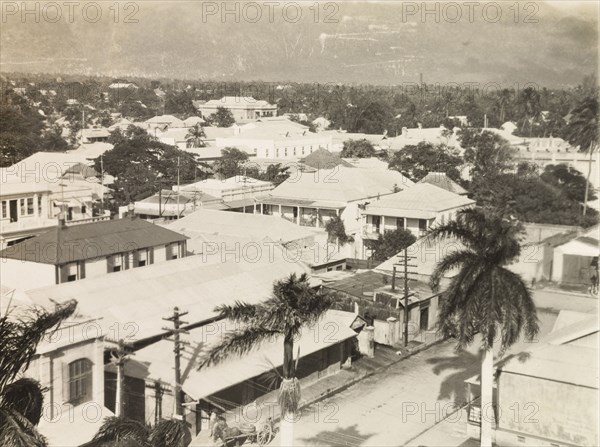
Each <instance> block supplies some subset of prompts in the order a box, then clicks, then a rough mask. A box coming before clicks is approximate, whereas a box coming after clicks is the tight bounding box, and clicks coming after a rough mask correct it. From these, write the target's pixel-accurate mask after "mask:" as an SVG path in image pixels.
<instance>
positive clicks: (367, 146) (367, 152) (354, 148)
mask: <svg viewBox="0 0 600 447" xmlns="http://www.w3.org/2000/svg"><path fill="white" fill-rule="evenodd" d="M340 155H341V157H343V158H369V157H372V156H373V155H375V148H374V147H373V144H371V142H370V141H368V140H365V139H363V140H346V141H344V146H343V149H342V153H341V154H340Z"/></svg>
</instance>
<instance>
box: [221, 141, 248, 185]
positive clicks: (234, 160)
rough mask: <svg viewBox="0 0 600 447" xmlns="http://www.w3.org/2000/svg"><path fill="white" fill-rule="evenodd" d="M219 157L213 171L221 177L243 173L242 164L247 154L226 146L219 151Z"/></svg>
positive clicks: (246, 159)
mask: <svg viewBox="0 0 600 447" xmlns="http://www.w3.org/2000/svg"><path fill="white" fill-rule="evenodd" d="M221 155H222V156H221V159H220V160H219V161H218V162H217V168H216V169H215V172H216V173H217V174H219V175H220V176H221V178H229V177H234V176H236V175H242V174H244V165H245V163H246V162H247V161H248V154H247V153H246V152H244V151H240V150H239V149H237V148H235V147H226V148H224V149H223V150H222V151H221Z"/></svg>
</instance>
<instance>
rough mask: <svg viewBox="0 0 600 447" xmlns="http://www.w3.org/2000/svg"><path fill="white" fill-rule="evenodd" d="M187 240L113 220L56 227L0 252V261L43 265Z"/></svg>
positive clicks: (146, 226) (129, 221)
mask: <svg viewBox="0 0 600 447" xmlns="http://www.w3.org/2000/svg"><path fill="white" fill-rule="evenodd" d="M185 239H186V237H185V236H183V235H181V234H179V233H176V232H174V231H172V230H168V229H166V228H162V227H160V226H158V225H154V224H152V223H149V222H146V221H145V220H142V219H116V220H104V221H99V222H92V223H85V224H79V225H70V226H60V225H59V226H56V227H54V228H52V229H50V230H48V231H47V232H45V233H42V234H40V235H39V236H35V237H32V238H30V239H27V240H25V241H23V242H20V243H18V244H15V245H13V246H11V247H7V248H6V249H4V250H2V251H0V257H1V258H6V259H17V260H21V261H28V262H38V263H43V264H53V265H62V264H66V263H69V262H74V261H81V260H85V259H93V258H98V257H104V256H109V255H112V254H115V253H122V252H126V251H132V250H135V249H141V248H148V247H154V246H157V245H164V244H169V243H172V242H177V241H183V240H185Z"/></svg>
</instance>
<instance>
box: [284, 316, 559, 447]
mask: <svg viewBox="0 0 600 447" xmlns="http://www.w3.org/2000/svg"><path fill="white" fill-rule="evenodd" d="M539 316H540V321H541V330H540V337H543V336H544V335H545V334H547V333H548V332H550V331H551V329H552V325H553V324H554V321H555V319H556V313H554V312H548V311H542V312H539ZM528 346H531V345H530V344H528V343H523V342H521V343H518V344H517V345H515V346H514V347H513V348H512V349H511V350H510V351H509V352H508V353H507V355H508V354H511V353H518V352H521V351H524V350H525V351H526V350H527V349H528ZM479 368H480V358H479V354H478V350H477V344H475V345H474V346H472V347H470V348H469V349H468V350H465V351H463V352H460V353H457V352H456V351H455V343H454V342H452V341H445V342H443V343H440V344H438V345H435V346H432V347H431V348H429V349H427V350H425V351H423V352H421V353H419V354H416V355H414V356H413V357H410V358H408V359H406V360H404V361H402V362H400V363H397V364H395V365H393V366H391V367H389V368H388V369H386V370H384V371H383V372H381V373H379V374H376V375H374V376H371V377H369V378H367V379H365V380H362V381H361V382H359V383H357V384H356V385H354V386H352V387H350V388H348V389H346V390H345V391H342V392H340V393H338V394H336V395H334V396H332V397H331V398H329V399H326V400H324V401H321V402H318V403H317V404H314V405H312V406H311V407H308V408H306V409H304V410H303V411H302V414H301V417H300V419H299V420H298V422H296V423H295V424H294V431H295V433H294V439H295V442H294V444H295V445H297V446H359V445H364V446H399V445H405V444H408V443H410V442H411V441H412V440H414V439H415V438H417V437H418V436H419V435H422V434H423V433H425V432H426V431H427V430H428V429H430V428H431V427H433V426H434V425H436V424H438V423H439V422H441V421H442V420H444V418H445V417H446V416H447V415H448V414H450V413H452V412H453V411H454V410H456V408H457V405H460V404H462V403H463V402H465V401H466V395H465V386H464V380H465V379H467V378H469V377H472V376H474V375H475V374H477V373H478V372H479ZM459 416H460V415H459ZM460 419H461V418H460V417H457V421H456V423H455V424H456V425H455V426H450V427H449V428H448V429H449V430H450V431H452V430H454V431H455V432H456V438H457V439H459V438H460V437H461V436H463V439H464V431H465V424H466V420H464V418H462V419H463V420H460ZM447 422H448V421H446V423H447ZM461 433H462V434H461ZM459 444H460V443H458V444H456V445H459ZM273 445H279V438H278V437H276V438H275V439H274V440H273ZM439 445H448V444H444V443H443V442H442V443H440V444H439Z"/></svg>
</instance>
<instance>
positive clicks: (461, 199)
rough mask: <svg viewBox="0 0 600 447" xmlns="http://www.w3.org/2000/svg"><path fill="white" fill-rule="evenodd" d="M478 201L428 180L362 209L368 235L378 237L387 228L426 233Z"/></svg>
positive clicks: (367, 236) (387, 229)
mask: <svg viewBox="0 0 600 447" xmlns="http://www.w3.org/2000/svg"><path fill="white" fill-rule="evenodd" d="M474 204H475V201H474V200H471V199H469V198H468V197H465V196H461V195H458V194H455V193H453V192H450V191H446V190H445V189H442V188H439V187H437V186H434V185H431V184H429V183H418V184H416V185H414V186H411V187H409V188H407V189H404V190H403V191H400V192H397V193H395V194H390V195H388V196H384V197H381V198H379V199H377V200H371V201H370V203H369V204H368V205H367V206H366V207H365V209H364V211H363V216H364V232H363V235H364V237H366V238H378V237H379V235H380V234H383V233H384V232H385V231H394V230H397V229H400V228H402V229H405V230H409V231H411V232H412V233H413V234H414V235H415V236H417V237H420V236H423V235H424V234H425V233H426V232H427V230H428V229H429V228H430V227H431V226H432V225H433V224H434V222H439V223H440V224H444V223H445V222H448V221H449V220H452V219H453V218H454V217H455V216H456V212H457V211H458V210H460V209H463V208H465V207H468V206H472V205H474Z"/></svg>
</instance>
